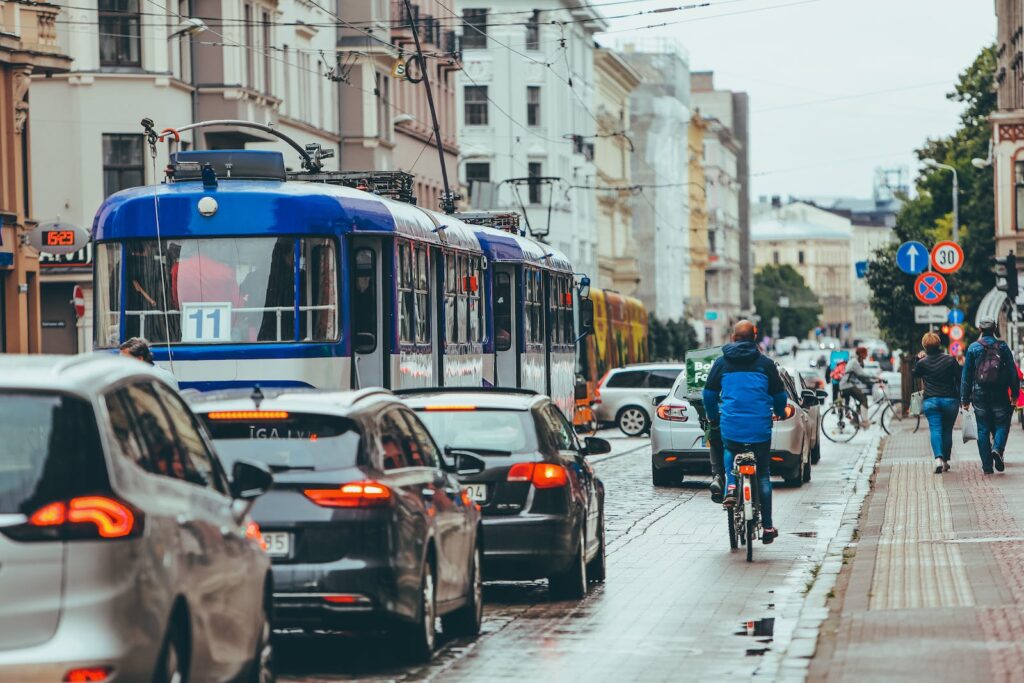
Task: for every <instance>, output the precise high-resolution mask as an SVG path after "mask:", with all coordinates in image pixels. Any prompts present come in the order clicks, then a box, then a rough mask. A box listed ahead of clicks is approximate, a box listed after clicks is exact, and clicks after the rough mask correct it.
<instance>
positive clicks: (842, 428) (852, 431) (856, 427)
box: [821, 404, 860, 443]
mask: <svg viewBox="0 0 1024 683" xmlns="http://www.w3.org/2000/svg"><path fill="white" fill-rule="evenodd" d="M858 431H860V421H859V420H858V419H857V416H856V415H854V414H853V412H852V411H850V410H849V409H847V408H845V407H844V406H842V405H835V404H833V405H832V407H831V408H829V409H828V410H826V411H825V414H824V415H822V416H821V433H822V434H824V435H825V438H826V439H828V440H829V441H831V442H833V443H846V442H847V441H849V440H850V439H852V438H853V437H854V436H856V435H857V432H858Z"/></svg>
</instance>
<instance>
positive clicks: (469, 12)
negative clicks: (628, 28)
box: [456, 0, 607, 284]
mask: <svg viewBox="0 0 1024 683" xmlns="http://www.w3.org/2000/svg"><path fill="white" fill-rule="evenodd" d="M579 4H580V3H577V2H567V1H566V2H563V1H559V0H531V1H528V2H527V1H524V0H504V1H502V2H495V0H460V2H458V3H457V4H456V7H457V11H458V13H459V14H460V16H462V17H463V20H464V23H463V28H462V49H463V62H462V63H463V70H462V71H461V72H460V73H459V75H458V89H457V97H458V107H457V109H458V116H459V146H460V149H461V157H460V163H459V178H460V180H461V181H462V182H463V183H464V184H466V185H467V186H469V187H471V188H473V187H476V188H493V194H492V193H490V192H487V193H485V192H484V191H483V190H482V189H478V190H477V193H476V195H475V196H473V197H472V198H471V201H472V205H473V206H474V208H483V209H487V208H504V209H518V210H522V209H523V208H525V213H526V216H527V218H528V221H529V225H530V229H531V231H532V232H533V234H534V235H537V236H540V235H544V239H545V240H546V241H548V242H549V243H550V244H552V245H553V246H555V247H556V248H558V249H560V250H561V251H563V252H564V253H565V254H566V255H567V256H568V257H569V258H570V259H571V260H572V262H573V264H574V265H575V267H576V269H577V270H578V271H580V272H584V273H587V274H589V275H590V276H591V278H592V279H593V280H594V283H595V284H599V283H598V282H597V280H598V268H597V238H598V232H597V220H596V216H597V211H596V205H597V202H596V196H595V194H596V193H595V191H594V190H593V189H588V188H589V187H592V186H593V185H595V183H596V171H595V168H594V133H595V132H596V128H597V119H596V110H595V102H596V93H595V82H596V81H595V77H594V34H595V32H597V31H600V30H602V29H604V28H606V27H607V24H606V22H605V21H604V19H602V18H601V15H600V14H599V13H598V11H597V10H594V9H589V8H587V7H579ZM570 7H571V8H572V9H569V8H570ZM556 21H564V22H566V23H564V24H562V25H555V24H554V23H553V22H556ZM574 136H575V137H574ZM529 177H538V178H554V179H556V180H552V181H542V182H539V183H533V184H528V183H526V181H525V179H526V178H529ZM514 178H520V179H524V180H523V181H521V182H520V183H519V184H513V183H511V182H508V181H509V180H510V179H514ZM573 186H583V187H573Z"/></svg>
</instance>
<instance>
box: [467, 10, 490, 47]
mask: <svg viewBox="0 0 1024 683" xmlns="http://www.w3.org/2000/svg"><path fill="white" fill-rule="evenodd" d="M462 47H463V49H466V50H484V49H486V48H487V10H485V9H465V10H462Z"/></svg>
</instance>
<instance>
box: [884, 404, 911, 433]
mask: <svg viewBox="0 0 1024 683" xmlns="http://www.w3.org/2000/svg"><path fill="white" fill-rule="evenodd" d="M880 421H881V423H882V429H884V430H885V433H886V434H898V433H902V432H909V431H910V430H912V429H913V428H914V418H912V417H910V416H909V415H907V411H906V406H905V405H904V403H903V401H890V402H889V405H887V406H885V409H884V410H883V411H882V417H881V420H880Z"/></svg>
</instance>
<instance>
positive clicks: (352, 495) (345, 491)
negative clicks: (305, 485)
mask: <svg viewBox="0 0 1024 683" xmlns="http://www.w3.org/2000/svg"><path fill="white" fill-rule="evenodd" d="M303 493H304V494H306V497H307V498H309V499H310V500H311V501H313V502H314V503H316V504H317V505H320V506H322V507H326V508H372V507H384V506H386V505H388V503H390V502H391V489H389V488H388V487H387V486H385V485H384V484H381V483H379V482H376V481H354V482H351V483H349V484H343V485H341V486H339V487H338V488H334V489H306V490H304V491H303Z"/></svg>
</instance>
